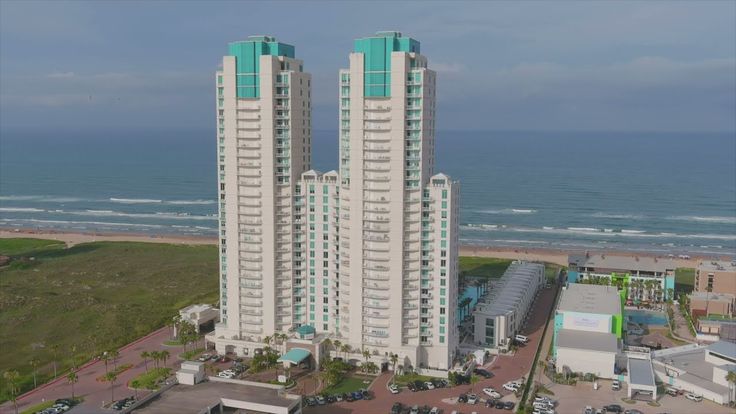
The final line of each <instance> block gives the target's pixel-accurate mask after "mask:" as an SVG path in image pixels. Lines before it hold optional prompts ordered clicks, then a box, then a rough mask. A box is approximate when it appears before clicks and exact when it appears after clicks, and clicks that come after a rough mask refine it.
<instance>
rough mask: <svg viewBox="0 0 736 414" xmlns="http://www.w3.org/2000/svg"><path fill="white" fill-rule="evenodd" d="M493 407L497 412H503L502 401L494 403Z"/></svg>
mask: <svg viewBox="0 0 736 414" xmlns="http://www.w3.org/2000/svg"><path fill="white" fill-rule="evenodd" d="M495 407H496V409H497V410H503V407H504V404H503V401H496V405H495Z"/></svg>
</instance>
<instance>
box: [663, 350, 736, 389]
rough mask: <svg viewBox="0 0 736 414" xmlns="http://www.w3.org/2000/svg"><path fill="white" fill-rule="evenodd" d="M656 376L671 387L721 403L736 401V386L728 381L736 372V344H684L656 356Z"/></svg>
mask: <svg viewBox="0 0 736 414" xmlns="http://www.w3.org/2000/svg"><path fill="white" fill-rule="evenodd" d="M652 363H653V366H654V373H655V374H656V375H657V378H659V380H660V381H662V382H663V383H665V384H666V385H669V386H671V387H674V388H677V389H680V390H683V391H687V392H692V393H694V394H697V395H701V396H702V397H703V398H705V399H708V400H711V401H713V402H716V403H718V404H728V403H729V402H731V401H735V400H736V396H734V393H736V387H734V386H733V385H732V384H729V382H728V381H727V380H726V375H728V373H729V372H736V344H735V343H733V342H726V341H719V342H716V343H713V344H711V345H708V346H702V345H694V344H692V345H684V346H678V347H675V348H669V349H663V350H661V351H654V352H653V353H652Z"/></svg>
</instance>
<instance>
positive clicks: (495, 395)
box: [483, 387, 501, 400]
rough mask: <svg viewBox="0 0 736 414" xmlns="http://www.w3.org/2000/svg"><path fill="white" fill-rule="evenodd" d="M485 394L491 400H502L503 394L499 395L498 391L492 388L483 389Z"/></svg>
mask: <svg viewBox="0 0 736 414" xmlns="http://www.w3.org/2000/svg"><path fill="white" fill-rule="evenodd" d="M483 392H484V393H485V394H486V395H487V396H489V397H491V398H495V399H497V400H498V399H499V398H501V393H499V392H498V391H496V390H494V389H493V388H490V387H489V388H483Z"/></svg>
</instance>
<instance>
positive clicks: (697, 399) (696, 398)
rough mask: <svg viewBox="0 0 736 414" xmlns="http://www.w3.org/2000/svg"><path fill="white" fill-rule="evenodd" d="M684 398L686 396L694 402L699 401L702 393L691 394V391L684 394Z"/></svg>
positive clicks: (701, 399) (701, 398)
mask: <svg viewBox="0 0 736 414" xmlns="http://www.w3.org/2000/svg"><path fill="white" fill-rule="evenodd" d="M685 398H687V399H688V400H690V401H695V402H701V401H703V396H702V395H697V394H693V393H691V392H689V393H687V394H685Z"/></svg>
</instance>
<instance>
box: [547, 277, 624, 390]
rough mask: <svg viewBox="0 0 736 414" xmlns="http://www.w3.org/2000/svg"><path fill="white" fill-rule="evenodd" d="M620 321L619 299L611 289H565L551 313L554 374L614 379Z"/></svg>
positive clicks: (580, 286) (588, 286) (583, 286)
mask: <svg viewBox="0 0 736 414" xmlns="http://www.w3.org/2000/svg"><path fill="white" fill-rule="evenodd" d="M622 320H623V318H622V305H621V296H620V294H619V292H618V290H617V289H616V288H615V287H613V286H601V285H585V284H578V283H572V284H570V285H569V286H568V287H566V288H565V289H564V290H563V291H562V296H561V298H560V302H559V304H558V306H557V311H556V312H555V325H554V338H553V343H554V347H553V353H554V356H555V366H556V368H557V372H564V371H565V370H569V371H571V372H577V373H582V374H588V373H590V374H595V375H596V376H598V377H601V378H614V377H615V376H616V356H617V355H618V354H619V350H620V349H621V343H620V338H621V336H620V335H621V323H622Z"/></svg>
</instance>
